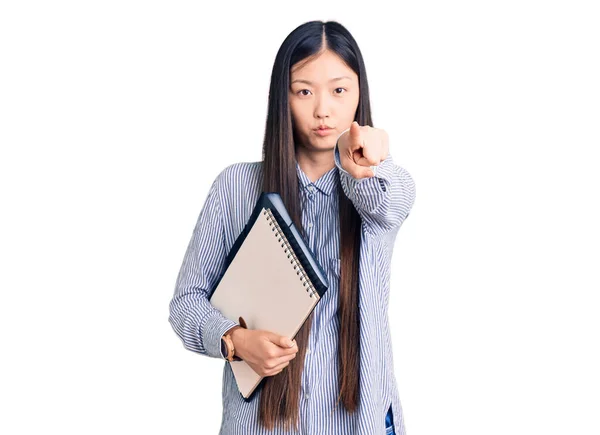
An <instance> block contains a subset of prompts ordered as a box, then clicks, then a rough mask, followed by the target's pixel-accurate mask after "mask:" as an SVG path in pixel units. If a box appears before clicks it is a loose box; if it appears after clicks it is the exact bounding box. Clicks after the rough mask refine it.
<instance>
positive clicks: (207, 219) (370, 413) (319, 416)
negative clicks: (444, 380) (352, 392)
mask: <svg viewBox="0 0 600 435" xmlns="http://www.w3.org/2000/svg"><path fill="white" fill-rule="evenodd" d="M334 157H335V167H334V168H332V169H331V170H330V171H329V172H327V173H326V174H324V175H323V176H321V177H320V178H319V179H318V180H316V181H315V182H314V183H313V182H311V181H310V180H309V179H308V177H307V176H306V174H305V173H304V172H303V171H302V169H301V168H300V166H299V165H298V164H297V165H296V167H297V173H298V179H299V187H300V190H301V194H300V199H301V203H302V225H303V228H304V229H305V231H306V234H307V240H306V241H307V242H308V244H309V246H310V248H311V249H312V251H313V252H314V253H315V255H316V257H317V260H318V261H319V262H320V264H321V265H322V266H323V269H324V270H325V271H326V273H327V277H328V280H329V283H330V287H329V289H328V290H327V291H326V292H325V295H324V297H323V298H322V299H321V301H320V302H319V303H318V304H317V306H316V307H315V310H314V311H315V312H314V318H313V324H312V327H311V333H310V339H309V344H308V347H307V352H306V358H305V363H304V371H303V374H302V381H301V400H300V423H299V431H298V432H285V431H283V429H281V428H277V427H276V428H275V429H274V430H272V431H268V430H266V429H264V428H263V427H261V426H260V425H259V423H258V409H259V408H258V406H259V404H260V397H259V396H260V390H259V391H257V392H256V394H255V395H254V398H253V400H251V401H249V402H246V401H245V400H244V399H243V397H242V396H241V394H240V393H239V391H238V389H237V384H236V382H235V378H234V377H233V372H232V371H231V368H230V366H229V363H228V362H227V361H226V360H225V362H224V367H223V390H222V400H223V415H222V424H221V430H220V432H219V433H220V434H221V435H237V434H239V435H267V434H269V435H274V434H278V435H283V434H319V435H333V434H336V435H337V434H360V435H374V434H382V435H383V434H385V433H386V428H385V417H386V413H387V411H388V409H389V408H390V406H391V408H392V412H393V421H394V431H395V433H396V434H398V435H405V427H404V419H403V414H402V407H401V404H400V398H399V394H398V387H397V384H396V378H395V375H394V363H393V355H392V347H391V340H390V329H389V321H388V301H389V291H390V261H391V256H392V250H393V245H394V241H395V238H396V234H397V232H398V230H399V228H400V226H401V224H402V222H403V221H404V219H406V217H407V216H408V214H409V212H410V210H411V208H412V205H413V203H414V199H415V185H414V182H413V179H412V177H411V176H410V174H409V173H408V172H407V171H406V170H405V169H404V168H402V167H400V166H398V165H396V164H395V163H394V162H393V160H392V156H391V155H388V157H387V158H386V159H385V160H384V161H383V162H381V163H380V164H379V166H378V167H377V172H376V176H375V177H372V178H364V179H354V178H353V177H352V176H351V175H350V174H349V173H348V172H346V171H345V170H344V169H343V168H342V167H341V164H340V159H339V150H338V148H337V145H336V148H335V152H334ZM261 168H262V162H242V163H235V164H232V165H230V166H228V167H226V168H225V169H224V170H223V171H221V173H220V174H219V175H218V176H217V177H216V179H215V180H214V182H213V183H212V185H211V187H210V189H209V192H208V196H207V198H206V201H205V203H204V205H203V207H202V210H201V211H200V215H199V217H198V220H197V223H196V226H195V228H194V230H193V233H192V237H191V240H190V242H189V245H188V247H187V250H186V253H185V256H184V260H183V264H182V266H181V269H180V272H179V275H178V277H177V282H176V286H175V293H174V296H173V299H172V300H171V303H170V307H169V308H170V316H169V321H170V323H171V325H172V326H173V329H174V330H175V332H176V333H177V335H178V336H179V337H180V338H181V339H182V341H183V345H184V346H185V348H186V349H188V350H191V351H194V352H198V353H200V354H203V355H206V356H209V357H212V358H220V359H224V357H223V355H222V354H221V336H222V335H223V334H224V333H225V332H226V331H227V330H228V329H230V328H231V327H233V326H235V325H236V324H237V323H236V322H233V321H231V320H229V319H227V318H226V317H224V316H223V315H222V314H221V312H220V311H219V310H217V309H216V308H215V307H214V306H212V305H211V304H210V302H209V300H208V299H209V297H210V295H211V294H212V291H213V290H214V287H215V285H216V281H217V280H218V278H219V276H220V275H221V273H222V272H223V267H224V265H225V257H226V255H227V253H228V252H229V250H230V248H231V247H232V246H233V244H234V242H235V240H236V238H237V236H238V235H239V234H240V233H241V232H242V230H243V229H244V226H245V225H246V222H247V220H248V218H249V217H250V214H251V212H252V210H253V208H254V206H255V204H256V201H257V199H258V197H259V196H260V194H261V192H262V172H261V171H262V169H261ZM340 183H341V186H342V189H343V191H344V193H345V194H346V196H348V197H349V198H350V200H351V201H352V203H353V204H354V206H355V207H356V209H357V211H358V212H359V214H360V216H361V217H362V228H361V252H360V263H359V268H360V273H359V275H360V279H359V291H360V303H359V316H360V327H361V330H360V355H361V361H360V376H361V382H360V385H361V390H360V404H359V407H358V409H357V411H356V412H354V414H349V413H347V412H346V411H345V409H344V407H343V404H342V403H341V402H340V403H339V404H338V406H337V407H334V405H335V403H336V400H337V395H338V393H339V384H338V364H337V358H338V356H337V346H338V331H339V320H338V317H337V310H338V292H339V274H340V254H339V246H340V241H339V237H340V235H339V214H338V197H337V192H336V189H337V188H338V185H339V184H340ZM388 433H389V432H388Z"/></svg>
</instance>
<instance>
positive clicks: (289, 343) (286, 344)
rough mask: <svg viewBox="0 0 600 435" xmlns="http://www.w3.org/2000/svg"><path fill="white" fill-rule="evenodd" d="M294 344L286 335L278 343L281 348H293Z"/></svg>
mask: <svg viewBox="0 0 600 435" xmlns="http://www.w3.org/2000/svg"><path fill="white" fill-rule="evenodd" d="M294 343H295V341H294V340H292V339H291V338H288V337H286V336H285V335H282V336H280V337H279V341H278V342H277V344H278V345H279V346H281V347H292V346H294Z"/></svg>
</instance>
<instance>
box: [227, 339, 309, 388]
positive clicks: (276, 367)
mask: <svg viewBox="0 0 600 435" xmlns="http://www.w3.org/2000/svg"><path fill="white" fill-rule="evenodd" d="M231 340H232V341H233V346H234V347H235V355H236V356H238V357H240V358H241V359H242V360H244V361H245V362H246V364H248V365H249V366H250V367H251V368H252V370H254V371H255V372H256V373H257V374H258V375H259V376H263V377H264V376H273V375H276V374H278V373H280V372H281V371H282V370H283V369H284V368H285V367H286V366H287V365H288V364H289V363H290V360H292V359H294V358H295V357H296V353H298V345H297V344H296V340H290V339H289V338H288V337H286V336H284V335H279V334H275V333H274V332H270V331H264V330H253V329H245V328H237V329H236V330H234V331H233V332H232V333H231ZM290 344H291V347H290Z"/></svg>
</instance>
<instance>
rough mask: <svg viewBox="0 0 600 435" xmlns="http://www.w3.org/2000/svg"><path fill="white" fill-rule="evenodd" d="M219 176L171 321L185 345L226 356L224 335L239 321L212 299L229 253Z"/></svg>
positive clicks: (204, 209)
mask: <svg viewBox="0 0 600 435" xmlns="http://www.w3.org/2000/svg"><path fill="white" fill-rule="evenodd" d="M220 176H221V174H220V175H219V176H218V177H217V178H216V179H215V181H214V182H213V184H212V185H211V187H210V189H209V192H208V196H207V198H206V201H205V203H204V205H203V207H202V210H201V211H200V215H199V217H198V220H197V222H196V225H195V227H194V230H193V233H192V237H191V240H190V242H189V244H188V247H187V250H186V252H185V256H184V259H183V264H182V265H181V268H180V271H179V275H178V277H177V282H176V284H175V292H174V295H173V298H172V299H171V302H170V305H169V311H170V315H169V322H170V323H171V326H172V327H173V329H174V330H175V332H176V334H177V335H178V336H179V338H181V340H182V341H183V345H184V347H185V348H186V349H188V350H191V351H193V352H197V353H200V354H202V355H206V356H209V357H212V358H221V359H225V357H224V356H223V354H222V353H221V337H222V336H223V334H224V333H225V332H226V331H228V330H229V329H230V328H232V327H233V326H236V325H237V323H236V322H234V321H232V320H230V319H228V318H227V317H225V316H224V315H223V314H222V313H221V311H219V310H218V309H217V308H216V307H214V306H213V305H212V304H211V303H210V301H209V297H210V295H211V294H212V292H213V291H214V287H215V285H216V282H217V280H218V279H219V277H220V275H221V273H222V269H223V268H224V266H225V258H226V254H227V253H226V251H225V244H224V228H223V218H222V216H223V214H222V210H221V206H220V203H219V178H220Z"/></svg>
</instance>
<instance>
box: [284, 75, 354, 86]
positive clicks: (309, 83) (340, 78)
mask: <svg viewBox="0 0 600 435" xmlns="http://www.w3.org/2000/svg"><path fill="white" fill-rule="evenodd" d="M342 79H348V80H352V79H351V78H350V77H348V76H341V77H336V78H334V79H331V80H329V83H331V82H337V81H338V80H342ZM296 82H298V83H306V84H307V85H312V82H310V81H308V80H304V79H296V80H294V81H293V82H292V84H294V83H296Z"/></svg>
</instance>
